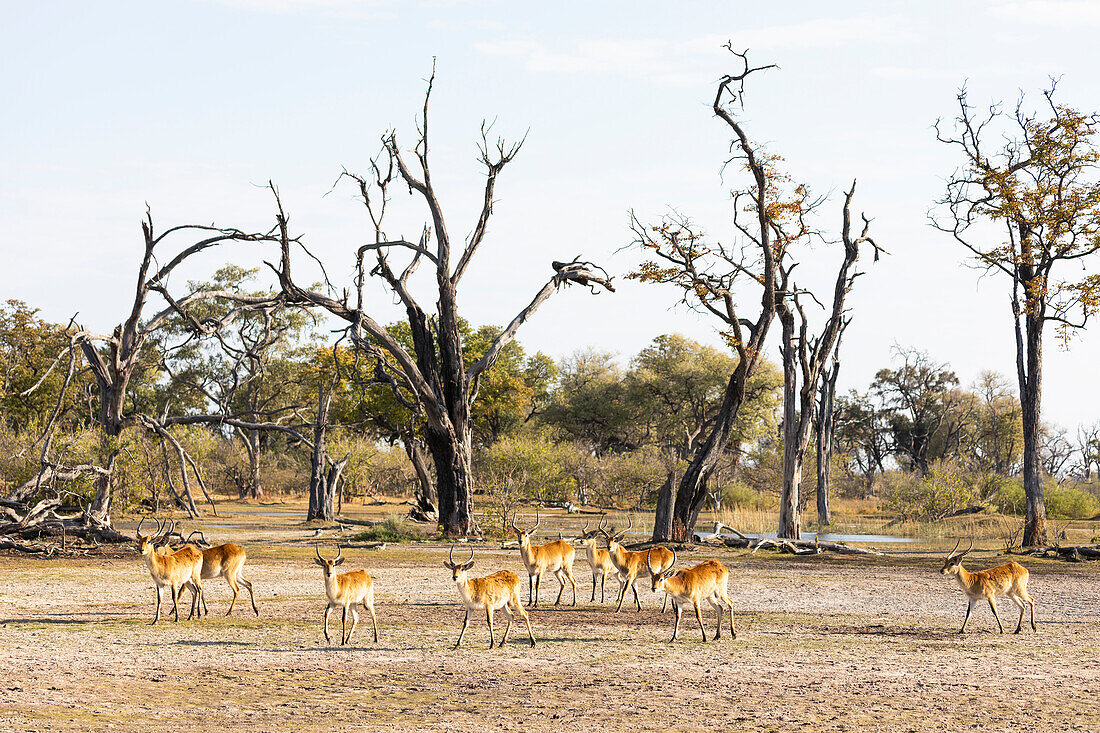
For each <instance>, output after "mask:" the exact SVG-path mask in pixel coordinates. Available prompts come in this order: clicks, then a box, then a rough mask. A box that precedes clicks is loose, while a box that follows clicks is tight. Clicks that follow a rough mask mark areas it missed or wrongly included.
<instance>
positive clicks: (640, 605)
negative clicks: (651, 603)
mask: <svg viewBox="0 0 1100 733" xmlns="http://www.w3.org/2000/svg"><path fill="white" fill-rule="evenodd" d="M637 582H638V580H637V579H636V578H635V579H634V581H633V582H632V583H631V584H630V590H632V591H634V603H635V604H636V605H637V606H638V613H641V612H642V601H641V599H640V598H638V586H637V585H636V583H637Z"/></svg>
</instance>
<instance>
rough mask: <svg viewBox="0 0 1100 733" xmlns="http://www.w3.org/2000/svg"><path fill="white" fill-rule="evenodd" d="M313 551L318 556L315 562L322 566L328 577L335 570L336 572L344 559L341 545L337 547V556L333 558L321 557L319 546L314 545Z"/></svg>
mask: <svg viewBox="0 0 1100 733" xmlns="http://www.w3.org/2000/svg"><path fill="white" fill-rule="evenodd" d="M313 551H314V552H315V553H316V554H317V558H316V559H315V560H314V561H313V562H315V563H317V564H318V565H320V566H321V568H322V569H323V570H324V573H325V577H326V578H327V577H329V576H330V575H332V574H333V572H335V568H336V566H337V565H339V564H340V563H342V562H343V561H344V551H343V550H342V549H340V547H339V546H337V547H336V557H334V558H332V559H331V560H326V559H325V558H323V557H321V548H320V547H319V546H317V545H314V546H313Z"/></svg>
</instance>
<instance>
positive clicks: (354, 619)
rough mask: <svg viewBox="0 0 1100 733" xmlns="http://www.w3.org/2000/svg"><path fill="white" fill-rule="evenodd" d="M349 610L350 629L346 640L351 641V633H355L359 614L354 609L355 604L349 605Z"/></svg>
mask: <svg viewBox="0 0 1100 733" xmlns="http://www.w3.org/2000/svg"><path fill="white" fill-rule="evenodd" d="M349 610H350V611H351V629H350V630H349V631H348V638H347V641H348V642H350V641H351V635H352V634H354V633H355V627H356V626H358V625H359V614H358V613H356V611H355V606H350V607H349Z"/></svg>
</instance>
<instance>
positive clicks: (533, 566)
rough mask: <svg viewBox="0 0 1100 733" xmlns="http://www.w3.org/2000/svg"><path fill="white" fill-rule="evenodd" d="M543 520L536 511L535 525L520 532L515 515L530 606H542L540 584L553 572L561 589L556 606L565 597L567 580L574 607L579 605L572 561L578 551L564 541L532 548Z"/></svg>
mask: <svg viewBox="0 0 1100 733" xmlns="http://www.w3.org/2000/svg"><path fill="white" fill-rule="evenodd" d="M541 523H542V521H541V520H540V519H539V510H538V509H537V508H536V509H535V526H534V527H532V528H531V529H520V528H519V527H517V526H516V515H515V514H513V515H512V531H513V532H515V533H516V538H517V539H518V540H519V556H520V558H521V559H522V560H523V565H524V567H526V568H527V604H528V605H529V606H531V607H532V608H536V607H538V605H539V585H540V583H541V582H542V574H543V573H547V572H549V573H553V574H554V577H555V578H557V579H558V583H559V584H560V585H561V587H560V588H559V589H558V599H557V600H556V601H554V605H555V606H556V605H558V604H559V603H561V597H562V594H563V593H565V581H566V579H568V580H569V582H570V583H571V584H572V585H573V605H574V606H575V605H577V581H576V579H574V578H573V558H574V557H576V554H577V551H576V549H574V547H573V545H571V544H569V543H568V542H566V541H565V540H554V541H553V542H547V543H546V544H545V545H532V544H531V535H533V534H534V533H535V530H536V529H538V528H539V525H540V524H541Z"/></svg>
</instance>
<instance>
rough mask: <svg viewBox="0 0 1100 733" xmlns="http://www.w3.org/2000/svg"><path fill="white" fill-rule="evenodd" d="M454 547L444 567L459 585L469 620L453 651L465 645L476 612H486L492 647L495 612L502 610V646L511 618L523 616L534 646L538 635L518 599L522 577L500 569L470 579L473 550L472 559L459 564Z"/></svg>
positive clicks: (490, 646) (464, 623) (465, 623)
mask: <svg viewBox="0 0 1100 733" xmlns="http://www.w3.org/2000/svg"><path fill="white" fill-rule="evenodd" d="M454 555H455V548H454V545H451V553H450V555H449V556H448V560H445V561H444V562H443V566H444V567H445V568H447V569H448V570H450V571H451V579H452V580H454V582H455V585H457V586H458V595H459V598H461V599H462V605H463V606H465V607H466V618H465V619H464V620H463V621H462V631H460V632H459V633H458V641H456V642H455V645H454V648H455V649H458V647H459V645H460V644H462V637H463V636H464V635H465V634H466V628H467V627H468V626H469V625H470V615H471V614H473V612H474V611H478V610H481V609H484V610H485V617H486V619H487V620H488V622H489V648H490V649H492V648H493V644H494V643H495V641H496V639H495V635H494V632H493V611H496V610H502V611H504V612H505V613H506V614H508V625H507V626H505V627H504V636H502V637H501V638H500V645H499V646H500V647H503V646H504V642H505V641H507V640H508V632H509V631H510V630H511V628H512V617H513V616H520V617H521V618H522V619H523V620H524V621H525V622H526V623H527V636H528V637H530V639H531V646H534V645H535V634H534V633H533V632H532V631H531V619H530V618H529V617H528V616H527V612H526V611H524V610H523V603H521V602H520V599H519V576H518V575H516V574H515V573H513V572H512V571H510V570H501V571H500V572H497V573H493V574H492V575H489V576H486V577H484V578H468V577H466V573H467V572H468V571H469V570H470V568H472V567H473V566H474V551H473V549H472V548H471V549H470V559H469V560H467V561H465V562H460V563H456V562H455V561H454V559H455V557H454Z"/></svg>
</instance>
